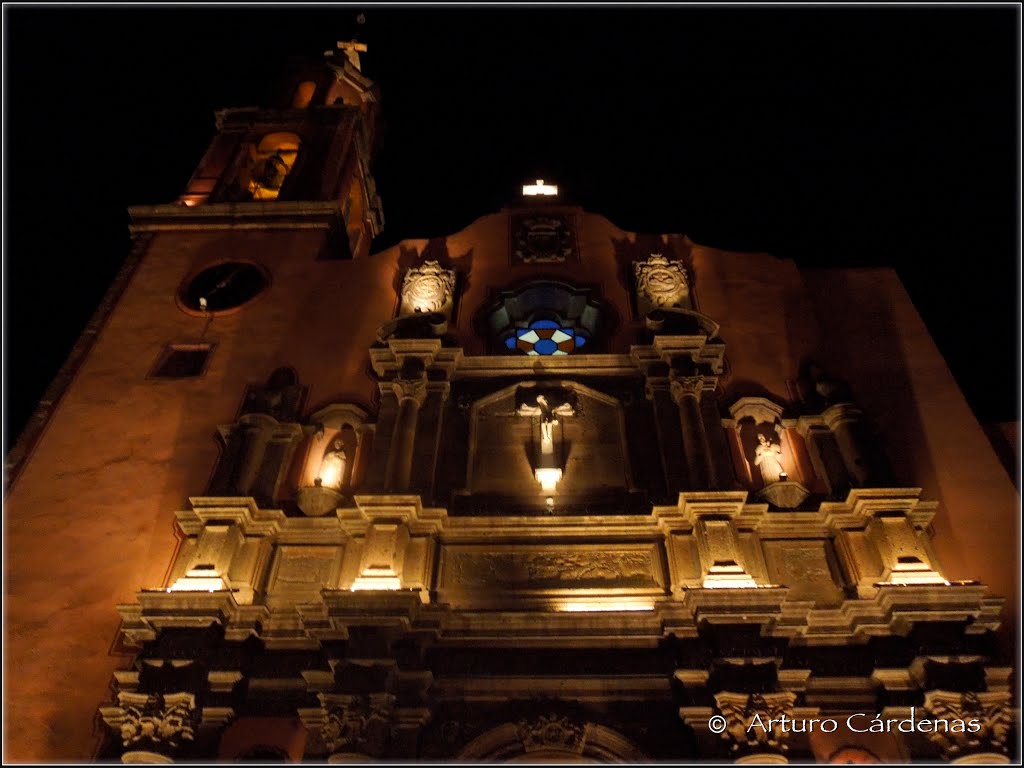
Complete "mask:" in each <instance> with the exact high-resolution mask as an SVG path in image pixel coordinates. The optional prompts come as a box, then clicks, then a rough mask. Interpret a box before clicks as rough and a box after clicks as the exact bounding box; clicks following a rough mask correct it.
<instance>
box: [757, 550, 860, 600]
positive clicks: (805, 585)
mask: <svg viewBox="0 0 1024 768" xmlns="http://www.w3.org/2000/svg"><path fill="white" fill-rule="evenodd" d="M763 547H764V557H765V561H766V563H767V565H768V578H769V580H770V581H771V583H773V584H781V585H783V586H786V587H789V589H790V592H789V594H790V596H791V597H792V598H793V599H795V600H813V601H815V602H816V603H820V604H825V605H836V604H839V603H841V602H842V601H843V591H842V589H841V588H840V586H839V585H838V584H836V582H835V577H834V576H833V573H832V569H831V568H830V567H829V562H828V553H827V552H826V547H828V542H826V541H824V540H823V539H785V540H775V541H765V542H763Z"/></svg>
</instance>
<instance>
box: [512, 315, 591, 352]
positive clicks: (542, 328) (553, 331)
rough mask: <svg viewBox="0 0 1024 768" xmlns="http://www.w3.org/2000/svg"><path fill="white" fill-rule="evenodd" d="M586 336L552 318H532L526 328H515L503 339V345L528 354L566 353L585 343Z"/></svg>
mask: <svg viewBox="0 0 1024 768" xmlns="http://www.w3.org/2000/svg"><path fill="white" fill-rule="evenodd" d="M586 342H587V340H586V337H584V336H581V335H579V333H578V332H577V331H576V329H575V328H572V327H568V328H567V327H565V326H563V325H560V324H559V323H557V322H555V321H554V320H534V321H533V322H532V323H530V325H529V327H528V328H517V329H516V331H515V334H513V335H512V336H509V337H508V338H507V339H505V346H506V347H508V348H509V349H510V350H511V349H518V350H520V351H521V352H525V353H526V354H528V355H543V356H545V357H546V356H552V355H568V354H570V353H571V352H575V351H576V349H578V348H579V347H582V346H583V345H584V344H586Z"/></svg>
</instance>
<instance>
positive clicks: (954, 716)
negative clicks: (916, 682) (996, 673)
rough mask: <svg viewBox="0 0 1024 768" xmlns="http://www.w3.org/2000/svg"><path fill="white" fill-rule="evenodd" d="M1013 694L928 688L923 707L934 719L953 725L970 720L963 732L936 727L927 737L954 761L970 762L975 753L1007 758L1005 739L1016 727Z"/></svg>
mask: <svg viewBox="0 0 1024 768" xmlns="http://www.w3.org/2000/svg"><path fill="white" fill-rule="evenodd" d="M1011 695H1012V694H1011V693H1010V692H1008V691H987V692H981V693H974V692H970V691H968V692H967V693H958V692H954V691H928V692H927V693H926V694H925V695H924V708H925V710H927V711H928V713H929V714H930V715H931V717H932V719H934V720H947V721H949V722H950V724H951V725H952V723H953V722H962V723H966V724H967V727H966V728H965V729H964V732H959V731H957V732H953V730H952V728H950V729H948V730H946V729H936V731H935V733H931V734H929V735H928V738H929V739H930V740H931V742H932V743H933V744H936V745H937V746H938V747H939V749H941V750H942V756H943V757H944V758H945V759H946V760H950V761H952V762H958V763H961V762H970V761H971V758H972V757H974V758H977V757H979V756H981V755H985V756H989V757H994V756H1000V757H1003V759H1005V756H1006V754H1007V746H1006V740H1007V737H1008V736H1009V733H1010V729H1011V728H1012V727H1013V710H1012V709H1011V708H1010V703H1011ZM972 726H973V727H974V730H973V731H972V730H971V728H972Z"/></svg>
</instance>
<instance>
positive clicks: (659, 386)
mask: <svg viewBox="0 0 1024 768" xmlns="http://www.w3.org/2000/svg"><path fill="white" fill-rule="evenodd" d="M645 392H646V395H647V399H648V400H650V401H651V405H652V407H653V408H654V428H655V433H656V437H657V440H658V451H659V453H660V454H661V465H662V469H663V470H664V473H665V490H666V492H667V493H668V495H669V496H670V497H671V496H673V494H677V493H679V491H680V490H682V488H683V485H684V480H683V466H682V461H680V458H681V456H682V454H683V446H682V442H681V436H680V434H679V427H678V426H677V425H678V424H679V420H678V417H677V414H678V408H677V407H676V405H675V404H674V403H673V402H672V394H671V391H670V389H669V381H668V379H667V378H662V377H651V378H648V379H647V385H646V387H645Z"/></svg>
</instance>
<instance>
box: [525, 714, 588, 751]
mask: <svg viewBox="0 0 1024 768" xmlns="http://www.w3.org/2000/svg"><path fill="white" fill-rule="evenodd" d="M516 732H517V733H518V735H519V738H520V739H522V742H523V749H524V750H525V751H527V752H533V751H535V750H540V749H556V750H564V751H567V752H577V753H580V752H582V751H583V726H581V725H580V724H579V723H574V722H573V721H571V720H570V719H569V718H568V717H564V716H562V717H559V716H558V715H541V716H540V717H538V718H537V719H535V720H525V719H524V720H520V721H519V722H518V723H517V724H516Z"/></svg>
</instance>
